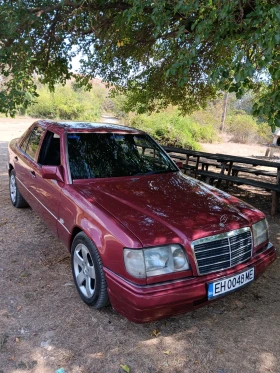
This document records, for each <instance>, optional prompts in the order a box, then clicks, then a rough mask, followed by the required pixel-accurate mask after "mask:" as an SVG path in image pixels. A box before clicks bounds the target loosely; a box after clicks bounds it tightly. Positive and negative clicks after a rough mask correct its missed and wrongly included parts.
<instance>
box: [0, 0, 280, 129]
mask: <svg viewBox="0 0 280 373" xmlns="http://www.w3.org/2000/svg"><path fill="white" fill-rule="evenodd" d="M279 22H280V5H279V2H278V1H277V0H231V1H228V0H200V1H198V0H176V1H175V0H153V1H150V0H145V1H143V0H81V1H71V0H68V1H67V0H60V1H57V0H32V1H25V0H21V1H10V0H9V1H8V0H0V74H1V75H2V77H3V78H4V80H3V81H2V83H1V91H0V110H1V111H2V112H4V113H10V114H13V113H14V112H15V110H16V108H17V106H18V105H19V104H23V105H25V106H26V105H28V104H29V103H30V102H31V101H32V100H33V99H34V97H36V86H35V83H34V80H33V78H32V75H33V74H34V73H36V74H37V75H38V76H39V77H40V79H41V81H42V82H43V83H47V84H48V85H49V87H50V88H51V89H54V86H55V84H56V83H65V81H66V80H67V79H69V78H70V77H71V76H75V78H76V79H77V82H78V83H79V84H80V85H85V86H88V84H89V81H90V79H92V78H93V77H95V76H97V75H98V76H101V77H102V78H103V79H104V81H106V82H108V83H111V84H112V85H113V86H114V88H115V89H117V90H118V91H122V92H125V93H126V94H127V97H128V99H127V109H128V110H129V109H131V108H133V109H134V110H135V109H137V110H138V111H139V112H144V111H152V110H155V109H158V108H162V107H166V106H167V105H169V104H173V105H178V106H179V108H180V109H181V111H182V112H183V113H188V112H191V111H192V110H195V109H198V108H199V107H204V106H205V105H206V103H207V101H208V100H209V99H213V98H214V97H216V95H217V93H218V92H219V91H221V90H223V91H225V92H227V91H229V92H236V94H237V96H238V97H241V96H242V95H243V94H244V93H245V92H246V91H247V90H249V89H251V90H253V91H254V93H255V95H256V97H257V98H258V102H257V103H256V104H255V105H254V108H253V110H254V113H255V114H257V115H261V116H264V117H267V118H268V120H269V123H270V124H271V125H272V126H274V125H280V109H279V102H280V84H279V82H280V68H279V60H280V48H279V44H280V29H279V26H278V25H279ZM78 53H81V54H82V55H83V58H82V60H81V68H80V71H79V73H78V74H74V73H72V72H71V71H70V67H71V60H72V58H73V57H74V56H75V55H76V54H78Z"/></svg>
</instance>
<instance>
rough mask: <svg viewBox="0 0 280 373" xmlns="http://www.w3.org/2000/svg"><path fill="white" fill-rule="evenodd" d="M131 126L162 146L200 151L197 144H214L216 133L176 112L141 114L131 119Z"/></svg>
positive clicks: (209, 126)
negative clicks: (199, 142)
mask: <svg viewBox="0 0 280 373" xmlns="http://www.w3.org/2000/svg"><path fill="white" fill-rule="evenodd" d="M129 124H130V125H131V126H132V127H136V128H138V129H141V130H143V131H146V132H148V133H149V134H150V135H151V136H152V137H153V138H154V139H156V140H157V141H158V142H159V143H160V144H162V145H167V146H175V147H178V148H187V149H194V150H199V149H200V146H199V144H198V143H197V142H198V141H201V142H212V141H214V140H215V139H216V137H217V136H216V132H215V130H214V128H213V126H211V125H206V126H201V125H199V123H197V122H195V121H194V120H193V119H191V118H190V117H182V116H181V115H179V113H178V112H177V111H175V110H169V111H165V112H161V113H154V114H152V115H150V116H148V115H145V114H140V115H136V116H132V117H130V121H129Z"/></svg>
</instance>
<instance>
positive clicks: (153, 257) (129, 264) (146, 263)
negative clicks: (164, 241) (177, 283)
mask: <svg viewBox="0 0 280 373" xmlns="http://www.w3.org/2000/svg"><path fill="white" fill-rule="evenodd" d="M124 263H125V268H126V270H127V272H128V273H129V274H131V275H132V276H133V277H137V278H143V277H150V276H157V275H163V274H166V273H173V272H179V271H185V270H188V269H190V265H189V262H188V259H187V255H186V253H185V251H184V250H183V248H182V247H181V246H179V245H167V246H158V247H153V248H150V249H143V250H137V249H135V250H133V249H124Z"/></svg>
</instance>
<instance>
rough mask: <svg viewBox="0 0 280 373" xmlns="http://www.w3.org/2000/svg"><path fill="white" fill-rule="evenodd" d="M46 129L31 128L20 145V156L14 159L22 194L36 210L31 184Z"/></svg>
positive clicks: (18, 184)
mask: <svg viewBox="0 0 280 373" xmlns="http://www.w3.org/2000/svg"><path fill="white" fill-rule="evenodd" d="M44 134H45V129H44V128H42V127H40V126H37V125H35V126H33V127H31V129H30V131H29V132H28V133H27V134H26V136H25V137H24V139H23V140H22V141H21V143H20V144H19V145H18V154H17V155H16V156H15V157H14V167H15V173H16V179H17V186H18V188H19V191H20V193H21V194H22V196H23V197H24V198H25V199H26V201H27V202H28V203H29V205H30V206H31V207H32V208H36V204H37V201H36V199H35V198H34V196H33V195H32V193H30V189H29V187H30V183H31V180H32V178H33V176H34V175H33V174H32V171H33V168H34V167H35V165H36V159H37V153H38V150H39V145H40V143H41V141H42V139H43V137H44Z"/></svg>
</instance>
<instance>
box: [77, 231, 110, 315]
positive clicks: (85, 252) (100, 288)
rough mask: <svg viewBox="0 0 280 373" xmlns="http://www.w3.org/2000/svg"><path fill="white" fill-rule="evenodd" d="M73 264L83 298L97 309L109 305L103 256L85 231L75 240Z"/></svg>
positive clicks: (78, 287) (78, 288)
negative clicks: (101, 256)
mask: <svg viewBox="0 0 280 373" xmlns="http://www.w3.org/2000/svg"><path fill="white" fill-rule="evenodd" d="M71 266H72V274H73V278H74V282H75V285H76V288H77V290H78V293H79V294H80V297H81V298H82V300H83V301H84V302H85V303H86V304H87V305H88V306H91V307H93V308H95V309H98V308H102V307H105V306H106V305H108V303H109V297H108V293H107V283H106V280H105V275H104V272H103V265H102V261H101V258H100V256H99V253H98V250H97V248H96V247H95V245H94V244H93V242H92V241H91V240H90V239H89V238H88V237H87V236H86V235H85V234H84V233H83V232H80V233H78V234H77V236H76V237H75V238H74V240H73V243H72V247H71Z"/></svg>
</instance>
